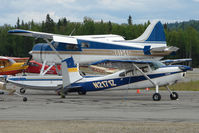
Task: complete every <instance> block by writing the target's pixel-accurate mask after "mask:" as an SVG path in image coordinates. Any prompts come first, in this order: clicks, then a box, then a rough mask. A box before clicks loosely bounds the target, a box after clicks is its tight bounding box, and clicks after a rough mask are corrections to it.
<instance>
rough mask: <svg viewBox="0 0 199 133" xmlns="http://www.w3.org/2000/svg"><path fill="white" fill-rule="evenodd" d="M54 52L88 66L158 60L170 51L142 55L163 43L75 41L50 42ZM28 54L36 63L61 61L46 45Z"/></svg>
mask: <svg viewBox="0 0 199 133" xmlns="http://www.w3.org/2000/svg"><path fill="white" fill-rule="evenodd" d="M52 44H53V46H54V47H55V49H56V51H57V52H58V54H59V56H60V57H61V58H62V59H66V58H69V57H71V56H73V58H74V60H75V63H80V64H90V63H92V62H96V61H100V60H105V59H118V60H136V59H140V60H142V59H148V60H160V59H161V58H163V57H164V56H165V55H169V54H170V53H171V52H173V51H172V50H171V51H169V50H168V51H152V52H151V53H150V55H147V54H145V53H144V48H145V46H150V48H151V49H152V48H157V47H166V43H165V42H158V43H157V42H150V43H148V44H147V42H145V43H144V42H143V43H140V42H139V43H136V42H131V41H115V42H114V41H112V42H108V41H102V40H100V41H99V40H96V39H95V40H81V39H77V45H73V44H69V43H60V42H59V43H57V42H52ZM30 54H31V55H32V56H33V59H34V60H36V61H37V62H44V61H47V63H49V64H52V63H56V64H60V62H61V60H60V58H59V57H58V56H57V55H56V54H57V53H56V52H55V51H53V50H52V49H51V47H50V46H49V45H48V44H46V43H40V44H36V45H35V46H34V47H33V49H32V51H31V52H30Z"/></svg>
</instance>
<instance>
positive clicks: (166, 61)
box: [161, 58, 192, 65]
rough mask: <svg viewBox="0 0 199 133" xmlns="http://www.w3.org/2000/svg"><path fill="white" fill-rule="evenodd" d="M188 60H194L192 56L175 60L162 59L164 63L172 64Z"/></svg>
mask: <svg viewBox="0 0 199 133" xmlns="http://www.w3.org/2000/svg"><path fill="white" fill-rule="evenodd" d="M187 61H192V59H191V58H186V59H174V60H162V61H161V62H162V63H165V64H166V65H172V64H177V63H182V62H187Z"/></svg>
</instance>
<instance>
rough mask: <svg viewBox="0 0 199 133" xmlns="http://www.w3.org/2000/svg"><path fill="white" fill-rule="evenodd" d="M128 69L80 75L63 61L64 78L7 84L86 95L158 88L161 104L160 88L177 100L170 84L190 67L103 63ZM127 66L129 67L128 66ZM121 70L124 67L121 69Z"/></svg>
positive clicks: (35, 78) (28, 79)
mask: <svg viewBox="0 0 199 133" xmlns="http://www.w3.org/2000/svg"><path fill="white" fill-rule="evenodd" d="M105 62H112V63H118V64H120V65H123V66H125V69H123V70H120V71H118V72H115V73H113V74H109V75H105V76H81V75H80V73H79V69H78V67H77V66H76V65H75V63H74V60H73V58H72V57H71V58H67V59H65V60H62V63H61V65H62V67H61V68H62V76H8V77H7V81H8V82H10V83H13V84H15V85H17V86H19V87H23V88H29V89H38V90H59V91H60V90H61V92H63V93H62V94H64V93H67V92H78V93H79V94H80V95H85V94H86V93H87V92H89V91H100V90H106V89H113V90H117V89H120V90H121V89H123V90H126V88H128V89H140V88H150V87H155V88H156V89H155V93H154V95H153V100H154V101H159V100H160V99H161V95H160V94H159V87H160V86H165V87H166V88H167V89H168V91H169V92H170V98H171V100H176V99H178V93H176V92H172V91H171V90H170V89H169V87H168V86H169V85H172V84H174V83H177V82H178V81H179V80H181V79H183V78H184V76H185V74H186V71H187V70H190V69H191V68H190V67H189V66H184V65H165V64H163V63H161V62H160V61H139V60H104V61H101V63H105ZM127 66H128V67H127ZM121 67H122V66H121Z"/></svg>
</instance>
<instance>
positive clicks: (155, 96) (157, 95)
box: [153, 93, 161, 101]
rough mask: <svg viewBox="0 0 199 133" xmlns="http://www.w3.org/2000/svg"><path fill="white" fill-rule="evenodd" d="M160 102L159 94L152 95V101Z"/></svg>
mask: <svg viewBox="0 0 199 133" xmlns="http://www.w3.org/2000/svg"><path fill="white" fill-rule="evenodd" d="M160 100H161V95H160V94H159V93H155V94H153V101H160Z"/></svg>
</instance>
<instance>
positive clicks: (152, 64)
mask: <svg viewBox="0 0 199 133" xmlns="http://www.w3.org/2000/svg"><path fill="white" fill-rule="evenodd" d="M150 66H151V68H154V69H158V68H160V67H164V66H166V65H165V64H163V63H162V62H160V61H153V62H152V63H151V64H150Z"/></svg>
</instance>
